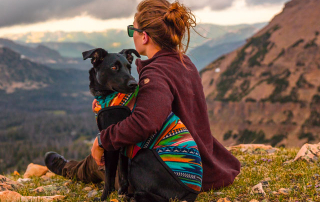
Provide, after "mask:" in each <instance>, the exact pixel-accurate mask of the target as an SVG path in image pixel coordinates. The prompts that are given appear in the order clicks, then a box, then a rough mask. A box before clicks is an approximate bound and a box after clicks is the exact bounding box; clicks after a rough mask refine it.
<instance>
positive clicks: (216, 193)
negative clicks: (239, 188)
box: [204, 192, 224, 196]
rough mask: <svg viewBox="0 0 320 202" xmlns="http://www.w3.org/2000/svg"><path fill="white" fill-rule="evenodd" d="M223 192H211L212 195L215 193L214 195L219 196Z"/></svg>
mask: <svg viewBox="0 0 320 202" xmlns="http://www.w3.org/2000/svg"><path fill="white" fill-rule="evenodd" d="M204 193H205V192H204ZM223 194H224V193H223V192H213V195H215V196H220V195H223Z"/></svg>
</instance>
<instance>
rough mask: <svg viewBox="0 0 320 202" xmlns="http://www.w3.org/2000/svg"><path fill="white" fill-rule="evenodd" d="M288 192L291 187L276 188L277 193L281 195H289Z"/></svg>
mask: <svg viewBox="0 0 320 202" xmlns="http://www.w3.org/2000/svg"><path fill="white" fill-rule="evenodd" d="M290 192H291V189H286V188H281V189H279V190H278V193H279V194H283V195H289V193H290Z"/></svg>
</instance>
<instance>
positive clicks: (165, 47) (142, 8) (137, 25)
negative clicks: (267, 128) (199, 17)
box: [92, 0, 240, 191]
mask: <svg viewBox="0 0 320 202" xmlns="http://www.w3.org/2000/svg"><path fill="white" fill-rule="evenodd" d="M195 24H196V23H195V19H194V16H193V14H192V13H191V11H190V10H188V9H187V8H186V7H184V6H183V5H181V4H179V3H178V2H175V3H172V4H170V3H169V2H167V1H166V0H144V1H142V2H141V3H140V4H139V5H138V7H137V13H136V15H135V18H134V23H133V28H134V30H135V31H134V33H133V40H134V44H135V47H136V50H137V51H138V53H139V54H140V55H146V56H147V57H148V58H149V59H147V60H144V61H141V60H137V61H136V64H137V69H138V73H139V86H140V89H139V95H138V98H137V103H136V108H135V110H134V112H133V113H132V115H131V116H130V117H128V118H127V119H125V120H124V121H122V122H120V123H118V124H116V125H112V126H110V127H108V128H107V129H106V130H103V131H102V132H101V136H100V138H101V142H102V145H103V148H104V149H106V150H116V149H120V147H125V146H128V145H131V144H136V143H138V142H141V141H144V140H146V139H147V138H148V137H149V136H150V135H152V134H154V133H155V132H156V131H157V130H158V129H159V128H160V127H161V125H162V123H163V122H164V120H165V119H166V118H167V116H168V114H169V113H170V112H171V111H172V112H173V113H174V114H176V115H177V116H178V117H179V118H180V119H181V120H182V122H183V123H184V124H185V125H186V127H187V128H188V130H189V131H190V133H191V134H192V136H193V138H194V139H195V141H196V143H197V145H198V148H199V151H200V155H201V159H202V163H203V172H204V173H203V181H202V189H203V190H204V191H208V190H210V189H216V188H220V187H223V186H227V185H229V184H231V183H232V182H233V180H234V178H235V177H236V175H237V174H238V173H239V171H240V163H239V161H238V160H237V159H236V158H235V157H234V156H232V155H231V153H230V152H229V151H227V150H226V149H225V148H224V147H223V146H222V145H221V144H220V143H219V142H218V141H217V140H216V139H215V138H214V137H213V136H212V134H211V131H210V127H209V120H208V115H207V107H206V102H205V97H204V93H203V90H202V89H203V87H202V84H201V79H200V76H199V74H198V71H197V69H196V67H195V66H194V64H193V63H192V62H191V61H190V59H189V58H188V57H187V56H186V55H184V53H185V52H186V50H187V48H188V43H189V40H190V28H191V27H193V26H195ZM185 34H186V36H187V45H186V47H185V48H184V46H183V44H182V40H183V38H184V36H185ZM102 153H103V149H101V148H99V146H98V141H97V140H96V141H95V142H94V144H93V148H92V156H93V158H94V159H95V160H96V162H97V164H100V159H101V156H102Z"/></svg>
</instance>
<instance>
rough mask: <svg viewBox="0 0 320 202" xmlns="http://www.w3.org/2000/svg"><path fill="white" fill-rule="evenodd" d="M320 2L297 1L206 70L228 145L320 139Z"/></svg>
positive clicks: (219, 129) (212, 112)
mask: <svg viewBox="0 0 320 202" xmlns="http://www.w3.org/2000/svg"><path fill="white" fill-rule="evenodd" d="M319 9H320V1H319V0H304V1H301V0H292V1H290V2H288V3H286V4H285V7H284V9H283V11H282V12H281V13H280V14H278V15H276V16H275V17H274V18H273V19H272V21H271V22H270V23H269V24H268V25H267V26H265V27H264V28H263V29H261V30H260V31H259V32H258V33H256V34H255V35H253V36H252V37H251V38H249V39H247V40H246V43H245V44H244V45H242V46H241V47H239V48H238V49H236V50H234V51H233V52H231V53H228V54H225V55H223V56H221V57H219V58H218V59H216V60H215V61H213V62H211V63H210V64H209V65H208V66H206V67H205V68H204V69H203V70H202V71H201V72H200V74H201V78H202V82H203V86H204V93H205V96H206V100H207V105H208V112H209V116H210V124H211V128H212V133H213V135H214V136H215V137H217V138H218V139H219V140H220V141H221V142H222V143H223V144H224V145H232V144H238V143H270V144H272V145H273V146H286V147H293V146H302V145H303V144H304V143H305V142H319V140H320V136H319V135H320V105H319V104H320V77H319V75H320V49H319V46H320V36H319V33H320V24H319V19H320V12H319Z"/></svg>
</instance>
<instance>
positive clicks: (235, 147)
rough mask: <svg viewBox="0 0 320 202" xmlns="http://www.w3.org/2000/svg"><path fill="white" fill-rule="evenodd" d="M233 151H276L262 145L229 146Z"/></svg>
mask: <svg viewBox="0 0 320 202" xmlns="http://www.w3.org/2000/svg"><path fill="white" fill-rule="evenodd" d="M233 149H240V150H241V151H246V150H247V149H253V150H256V149H264V150H268V149H275V150H278V149H277V148H273V147H272V146H271V145H264V144H239V145H236V146H231V148H230V150H233Z"/></svg>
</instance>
